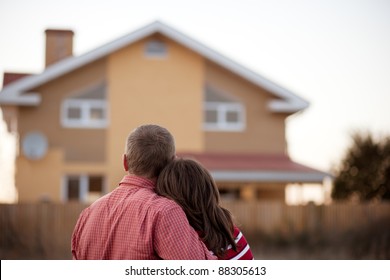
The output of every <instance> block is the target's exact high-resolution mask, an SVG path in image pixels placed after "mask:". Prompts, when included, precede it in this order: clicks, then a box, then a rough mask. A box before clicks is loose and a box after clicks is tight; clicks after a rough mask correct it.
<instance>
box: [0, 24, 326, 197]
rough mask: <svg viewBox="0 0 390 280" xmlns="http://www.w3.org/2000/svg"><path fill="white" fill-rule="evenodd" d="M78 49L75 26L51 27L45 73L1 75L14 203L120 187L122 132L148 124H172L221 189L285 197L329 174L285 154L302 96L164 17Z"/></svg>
mask: <svg viewBox="0 0 390 280" xmlns="http://www.w3.org/2000/svg"><path fill="white" fill-rule="evenodd" d="M72 49H73V32H72V31H70V30H46V68H45V69H44V71H43V72H42V73H39V74H36V75H26V74H21V73H5V75H4V83H5V85H4V87H3V88H2V90H1V92H0V105H1V109H2V110H3V114H4V119H5V121H6V123H7V125H8V129H9V131H13V132H15V133H17V135H18V136H19V140H20V143H19V147H20V149H19V150H20V152H19V154H18V156H17V159H16V170H17V171H16V175H15V176H16V177H15V182H16V187H17V190H18V195H19V202H28V201H38V200H42V199H45V200H50V201H62V202H67V201H71V200H79V201H83V202H90V201H93V200H94V199H96V198H97V197H100V196H101V195H103V194H104V193H107V192H109V191H110V190H112V189H114V188H115V187H116V186H117V183H118V182H119V181H120V179H121V178H122V176H123V175H124V171H123V168H122V160H121V157H122V154H123V152H124V144H125V139H126V137H127V135H128V134H129V132H130V131H131V130H132V129H134V128H135V127H137V126H139V125H141V124H145V123H157V124H160V125H162V126H164V127H166V128H168V129H169V130H170V131H171V132H172V134H173V135H174V136H175V140H176V145H177V152H178V154H180V155H183V156H189V157H192V158H195V159H197V160H198V161H200V162H202V163H203V164H204V165H205V166H206V167H207V168H208V169H209V170H210V171H211V173H212V175H213V176H214V178H215V180H216V181H217V183H218V186H219V188H220V190H221V193H222V194H227V195H234V196H235V197H241V198H243V199H256V198H260V199H261V198H265V199H277V200H283V199H284V193H285V192H284V189H285V187H286V185H287V184H289V183H321V182H322V181H323V179H324V177H325V176H327V174H325V173H323V172H321V171H318V170H315V169H313V168H310V167H307V166H303V165H301V164H298V163H296V162H293V161H292V160H291V159H290V158H289V156H288V152H287V144H286V139H285V130H286V129H285V120H286V118H287V117H288V116H290V115H292V114H295V113H297V112H300V111H302V110H304V109H305V108H307V106H308V103H307V102H306V101H305V100H303V99H302V98H300V97H299V96H297V95H295V94H294V93H292V92H290V91H289V90H287V89H285V88H283V87H281V86H279V85H277V84H275V83H274V82H271V81H270V80H267V79H266V78H264V77H262V76H260V75H258V74H256V73H254V72H253V71H251V70H249V69H247V68H245V67H244V66H242V65H240V64H238V63H236V62H234V61H232V60H231V59H229V58H227V57H225V56H223V55H221V54H220V53H218V52H216V51H214V50H212V49H210V48H208V47H207V46H205V45H203V44H201V43H200V42H198V41H196V40H194V39H192V38H190V37H188V36H187V35H185V34H183V33H181V32H179V31H177V30H175V29H174V28H172V27H170V26H168V25H166V24H164V23H162V22H159V21H156V22H153V23H151V24H149V25H147V26H144V27H142V28H140V29H138V30H135V31H134V32H131V33H130V34H128V35H125V36H123V37H121V38H119V39H117V40H114V41H112V42H109V43H107V44H105V45H103V46H101V47H98V48H96V49H94V50H92V51H90V52H88V53H85V54H83V55H80V56H73V54H72Z"/></svg>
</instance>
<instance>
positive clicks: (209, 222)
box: [156, 159, 236, 257]
mask: <svg viewBox="0 0 390 280" xmlns="http://www.w3.org/2000/svg"><path fill="white" fill-rule="evenodd" d="M156 191H157V193H158V194H159V195H162V196H165V197H167V198H170V199H172V200H174V201H176V202H177V203H178V204H179V205H180V206H181V207H182V208H183V210H184V212H185V214H186V215H187V219H188V221H189V223H190V225H191V226H192V227H193V228H194V229H195V230H196V231H198V232H199V233H200V236H201V238H202V240H203V242H204V243H205V244H206V246H207V247H208V249H209V250H211V251H213V252H214V254H215V255H216V256H217V257H222V256H223V254H224V249H226V247H227V246H228V245H231V246H232V247H233V249H235V250H236V243H235V241H234V236H233V229H234V225H233V219H232V216H231V214H230V212H229V211H228V210H226V209H224V208H223V207H221V206H220V205H219V201H220V197H219V191H218V188H217V186H216V184H215V182H214V180H213V178H212V176H211V174H210V173H209V172H208V171H207V169H206V168H204V167H203V166H202V165H201V164H200V163H198V162H196V161H195V160H192V159H175V160H174V161H173V162H171V163H169V164H168V165H167V166H166V167H165V168H164V169H163V171H162V172H161V173H160V175H159V177H158V180H157V186H156Z"/></svg>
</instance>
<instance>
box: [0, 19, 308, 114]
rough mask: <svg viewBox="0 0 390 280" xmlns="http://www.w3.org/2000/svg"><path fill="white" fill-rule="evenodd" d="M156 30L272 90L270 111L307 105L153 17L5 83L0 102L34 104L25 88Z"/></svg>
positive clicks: (287, 110)
mask: <svg viewBox="0 0 390 280" xmlns="http://www.w3.org/2000/svg"><path fill="white" fill-rule="evenodd" d="M157 32H159V33H161V34H163V35H165V36H167V37H168V38H170V39H172V40H174V41H176V42H178V43H180V44H182V45H183V46H185V47H187V48H188V49H191V50H192V51H194V52H196V53H198V54H199V55H201V56H203V57H205V58H207V59H208V60H210V61H212V62H214V63H216V64H218V65H220V66H222V67H224V68H226V69H227V70H230V71H231V72H233V73H235V74H237V75H238V76H241V77H242V78H244V79H246V80H248V81H250V82H251V83H253V84H255V85H257V86H259V87H262V88H264V89H265V90H267V91H269V92H270V93H272V94H274V95H275V97H276V98H277V99H275V100H272V101H271V102H270V103H269V104H268V108H269V109H270V110H271V111H273V112H284V113H295V112H298V111H300V110H303V109H305V108H307V107H308V105H309V104H308V102H307V101H305V100H304V99H302V98H300V97H299V96H297V95H295V94H294V93H292V92H291V91H289V90H287V89H285V88H283V87H281V86H279V85H277V84H275V83H273V82H271V81H270V80H268V79H266V78H264V77H263V76H261V75H259V74H257V73H255V72H253V71H251V70H249V69H248V68H246V67H244V66H242V65H240V64H238V63H236V62H234V61H233V60H231V59H229V58H227V57H226V56H224V55H222V54H220V53H218V52H216V51H214V50H212V49H210V48H209V47H207V46H205V45H203V44H202V43H200V42H198V41H196V40H194V39H192V38H190V37H188V36H187V35H185V34H183V33H181V32H179V31H178V30H176V29H173V28H172V27H170V26H168V25H166V24H164V23H162V22H160V21H155V22H153V23H151V24H149V25H146V26H144V27H142V28H140V29H137V30H135V31H133V32H131V33H129V34H127V35H125V36H123V37H121V38H118V39H116V40H114V41H111V42H109V43H107V44H105V45H103V46H101V47H98V48H96V49H94V50H92V51H90V52H87V53H85V54H83V55H80V56H77V57H68V58H66V59H63V60H61V61H59V62H58V63H55V64H53V65H51V66H48V67H47V68H46V69H45V70H44V71H43V72H42V73H40V74H37V75H33V76H28V77H25V78H22V79H20V80H18V81H15V82H14V83H11V84H9V85H7V86H6V87H4V88H3V89H2V90H1V92H0V104H15V105H38V104H39V103H40V101H41V98H40V96H39V94H38V93H31V92H28V91H29V90H31V89H34V88H36V87H38V86H40V85H43V84H45V83H47V82H49V81H51V80H53V79H56V78H58V77H61V76H63V75H65V74H67V73H69V72H72V71H74V70H76V69H78V68H80V67H83V66H85V65H87V64H89V63H92V62H94V61H96V60H98V59H100V58H103V57H105V56H107V55H109V54H111V53H114V52H116V51H118V50H120V49H122V48H124V47H126V46H128V45H130V44H132V43H134V42H137V41H139V40H141V39H143V38H145V37H148V36H150V35H152V34H154V33H157Z"/></svg>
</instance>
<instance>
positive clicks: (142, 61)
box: [107, 36, 204, 188]
mask: <svg viewBox="0 0 390 280" xmlns="http://www.w3.org/2000/svg"><path fill="white" fill-rule="evenodd" d="M157 37H158V39H159V40H162V41H164V42H165V43H166V44H167V47H168V48H167V49H168V54H167V56H166V57H148V56H146V55H145V54H144V49H145V43H146V42H148V40H150V39H151V38H146V39H144V40H141V41H139V42H137V43H135V44H133V45H131V46H129V47H127V48H124V49H122V50H120V51H118V52H116V53H114V54H112V55H110V56H109V57H108V62H107V65H108V66H107V69H108V71H107V78H108V85H109V104H110V127H109V130H107V160H108V161H107V164H108V165H107V166H108V170H109V171H108V185H109V186H110V187H111V188H112V187H114V186H116V184H117V182H118V180H120V179H121V177H122V176H123V174H124V172H123V168H122V160H121V156H122V154H123V152H124V145H125V141H126V138H127V136H128V134H129V133H130V131H131V130H133V129H134V128H136V127H137V126H139V125H141V124H147V123H155V124H159V125H162V126H164V127H166V128H167V129H169V130H170V131H171V132H172V134H173V135H174V137H175V141H176V147H177V150H178V151H184V150H185V151H195V152H199V151H202V150H203V149H204V139H203V137H204V135H203V131H202V118H203V115H202V100H203V84H204V63H203V62H204V60H203V58H202V57H201V56H199V55H197V54H195V53H194V52H191V51H190V50H188V49H186V48H184V47H182V46H180V45H178V44H177V43H175V42H173V41H171V40H169V39H167V38H165V37H162V36H157Z"/></svg>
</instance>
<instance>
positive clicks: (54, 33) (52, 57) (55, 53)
mask: <svg viewBox="0 0 390 280" xmlns="http://www.w3.org/2000/svg"><path fill="white" fill-rule="evenodd" d="M45 34H46V60H45V66H46V67H47V66H49V65H51V64H53V63H56V62H58V61H60V60H61V59H64V58H66V57H69V56H73V35H74V33H73V31H72V30H59V29H47V30H45Z"/></svg>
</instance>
